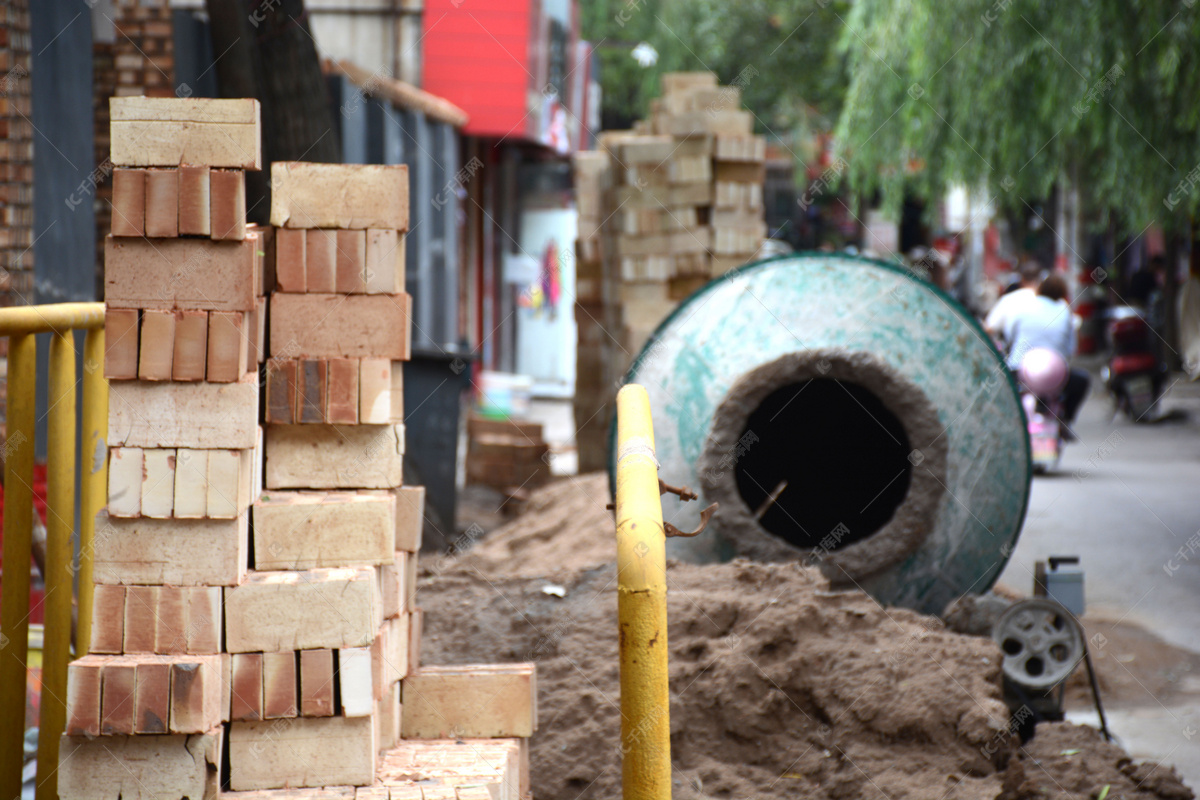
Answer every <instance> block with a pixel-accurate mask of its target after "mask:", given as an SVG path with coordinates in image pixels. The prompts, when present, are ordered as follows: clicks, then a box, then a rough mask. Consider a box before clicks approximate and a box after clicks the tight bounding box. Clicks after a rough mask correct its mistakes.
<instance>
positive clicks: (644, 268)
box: [575, 72, 767, 471]
mask: <svg viewBox="0 0 1200 800" xmlns="http://www.w3.org/2000/svg"><path fill="white" fill-rule="evenodd" d="M662 88H663V95H662V97H660V98H658V99H656V100H655V101H654V102H653V104H652V113H651V118H650V119H649V120H646V121H643V122H640V123H638V124H637V125H636V126H635V129H634V130H632V131H608V132H605V133H603V134H601V135H600V137H599V141H600V150H599V151H596V152H585V153H580V154H578V155H577V156H576V159H575V188H576V201H577V206H578V209H579V212H580V223H579V240H578V242H577V246H576V282H577V285H578V286H579V287H580V288H579V294H578V298H577V304H576V319H577V322H578V325H579V347H578V353H577V375H578V378H577V383H576V390H575V420H576V426H577V428H578V431H579V432H578V434H577V437H576V442H577V445H578V449H579V459H580V470H581V471H587V470H595V469H602V468H604V466H605V451H606V447H607V437H608V427H609V422H610V420H611V416H610V409H609V403H608V401H609V400H610V399H611V397H612V396H613V395H614V394H615V385H616V383H618V382H619V381H620V378H621V376H622V375H623V374H624V372H625V370H626V369H627V368H628V366H629V364H630V361H631V360H632V358H633V357H634V356H636V355H637V353H638V351H639V350H640V349H641V348H642V346H643V345H644V344H645V342H646V340H647V339H648V338H649V336H650V334H651V333H652V332H653V331H654V329H655V328H656V327H657V326H658V325H659V323H661V322H662V321H663V320H664V319H665V318H666V317H667V315H668V314H669V313H670V312H671V311H672V310H673V309H674V308H675V307H676V306H677V305H678V303H679V302H680V301H681V300H682V299H684V298H685V297H687V296H688V295H690V294H691V293H692V292H694V291H696V290H697V289H699V288H700V287H701V286H703V285H704V284H705V283H707V282H708V281H709V280H711V279H712V278H714V277H717V276H719V275H723V274H724V273H726V272H728V271H729V270H731V269H734V268H736V267H738V266H741V265H742V264H745V263H746V262H747V261H749V260H750V258H751V257H752V256H753V255H754V253H755V252H756V251H757V250H758V248H759V246H760V245H761V244H762V241H763V239H764V238H765V236H766V232H767V231H766V223H765V221H764V217H763V213H764V212H763V204H762V197H763V194H762V190H763V182H764V180H765V177H766V171H765V158H766V152H765V148H766V142H765V139H764V138H763V137H761V136H754V135H753V134H752V130H753V117H752V115H751V114H750V112H749V111H746V110H744V109H742V108H740V104H741V93H740V89H739V88H738V87H737V86H718V85H717V80H716V76H715V75H713V74H712V73H710V72H680V73H667V74H665V75H663V78H662Z"/></svg>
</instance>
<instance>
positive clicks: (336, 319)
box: [270, 275, 412, 360]
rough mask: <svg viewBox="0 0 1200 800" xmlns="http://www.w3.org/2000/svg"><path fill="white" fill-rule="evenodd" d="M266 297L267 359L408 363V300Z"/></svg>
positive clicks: (385, 296) (396, 297) (379, 296)
mask: <svg viewBox="0 0 1200 800" xmlns="http://www.w3.org/2000/svg"><path fill="white" fill-rule="evenodd" d="M309 277H310V280H309V293H308V294H285V293H283V292H276V293H275V294H273V295H271V301H270V305H271V310H270V326H271V334H270V339H271V354H272V355H283V354H287V355H288V356H289V357H300V358H390V359H400V360H407V359H408V357H409V348H410V341H409V340H410V336H409V328H410V325H411V319H412V297H410V296H409V295H407V294H394V295H392V294H368V295H349V296H346V295H340V294H316V293H314V292H313V288H312V280H311V275H310V276H309Z"/></svg>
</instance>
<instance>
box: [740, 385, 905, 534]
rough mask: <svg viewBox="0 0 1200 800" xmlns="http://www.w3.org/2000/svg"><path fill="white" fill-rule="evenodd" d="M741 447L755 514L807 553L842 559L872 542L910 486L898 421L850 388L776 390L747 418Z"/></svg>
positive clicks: (744, 486) (744, 484)
mask: <svg viewBox="0 0 1200 800" xmlns="http://www.w3.org/2000/svg"><path fill="white" fill-rule="evenodd" d="M741 446H742V448H744V452H743V453H742V454H741V455H740V457H739V458H738V460H737V464H736V466H735V469H734V473H735V475H736V479H737V487H738V493H739V494H740V495H741V496H742V499H743V500H744V501H745V502H746V506H747V507H748V508H749V509H750V513H751V514H752V515H755V516H758V515H759V514H760V511H761V516H759V524H760V525H761V526H762V527H763V528H764V529H765V530H766V531H768V532H770V533H772V534H774V535H775V536H778V537H779V538H781V539H783V540H785V541H787V542H788V543H790V544H792V545H794V546H795V547H799V548H803V549H810V548H815V547H820V548H823V549H827V550H837V549H839V548H841V547H845V546H846V545H849V544H851V543H853V542H856V541H859V540H861V539H865V538H866V537H868V536H870V535H871V534H873V533H875V531H877V530H879V529H880V528H882V527H883V526H884V525H886V524H887V522H888V520H890V519H891V518H892V513H893V512H894V511H895V510H896V507H897V506H898V505H900V503H902V502H903V501H904V498H905V496H906V495H907V494H908V485H909V482H910V480H911V478H912V464H911V463H909V460H908V456H909V453H910V452H912V448H911V447H910V446H909V443H908V436H907V435H906V434H905V432H904V426H903V425H902V424H901V423H900V420H899V419H897V418H896V415H895V414H893V413H892V412H890V411H888V410H887V408H886V407H885V406H884V405H883V403H882V402H881V401H880V399H879V398H878V397H876V396H875V395H874V394H873V393H872V392H870V391H869V390H867V389H865V388H863V387H862V386H859V385H858V384H855V383H849V382H847V381H844V380H843V381H836V380H831V379H827V378H814V379H812V380H805V381H800V382H797V383H793V384H789V385H787V386H782V387H780V388H779V389H776V390H775V391H774V392H772V393H771V394H770V395H768V396H767V397H766V399H765V400H763V401H762V403H761V404H759V406H758V408H757V409H755V410H754V413H752V414H751V415H750V418H749V419H748V420H747V422H746V428H745V430H744V431H743V436H742V439H741ZM776 493H778V495H777V496H776ZM773 496H774V500H772V499H771V498H772V497H773Z"/></svg>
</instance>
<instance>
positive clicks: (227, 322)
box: [207, 311, 249, 383]
mask: <svg viewBox="0 0 1200 800" xmlns="http://www.w3.org/2000/svg"><path fill="white" fill-rule="evenodd" d="M245 326H246V315H245V314H244V313H242V312H241V311H212V312H210V313H209V315H208V372H207V379H208V380H209V381H210V382H211V383H233V382H235V381H237V380H239V379H240V378H241V377H242V376H243V375H245V374H246V370H247V369H248V368H249V367H248V365H247V363H246V359H247V355H248V352H247V348H246V337H247V335H248V333H247V331H246V328H245Z"/></svg>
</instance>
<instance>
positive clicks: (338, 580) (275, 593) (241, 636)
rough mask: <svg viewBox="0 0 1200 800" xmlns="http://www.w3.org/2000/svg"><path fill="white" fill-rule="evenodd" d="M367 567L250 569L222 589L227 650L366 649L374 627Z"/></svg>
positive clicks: (376, 614) (377, 614)
mask: <svg viewBox="0 0 1200 800" xmlns="http://www.w3.org/2000/svg"><path fill="white" fill-rule="evenodd" d="M376 592H377V589H376V588H375V571H374V570H373V569H371V568H370V567H360V568H345V569H313V570H308V571H305V572H252V573H250V574H248V575H247V576H246V578H245V580H244V582H242V583H241V584H239V585H238V586H233V587H229V588H227V589H226V590H225V646H226V649H227V650H228V651H229V652H231V653H249V652H258V651H262V652H273V651H279V650H309V649H322V648H330V649H341V648H343V647H365V646H367V645H369V644H370V643H371V639H372V638H374V636H375V631H376V630H378V629H379V624H380V621H381V618H380V609H379V605H378V602H377V600H376Z"/></svg>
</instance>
